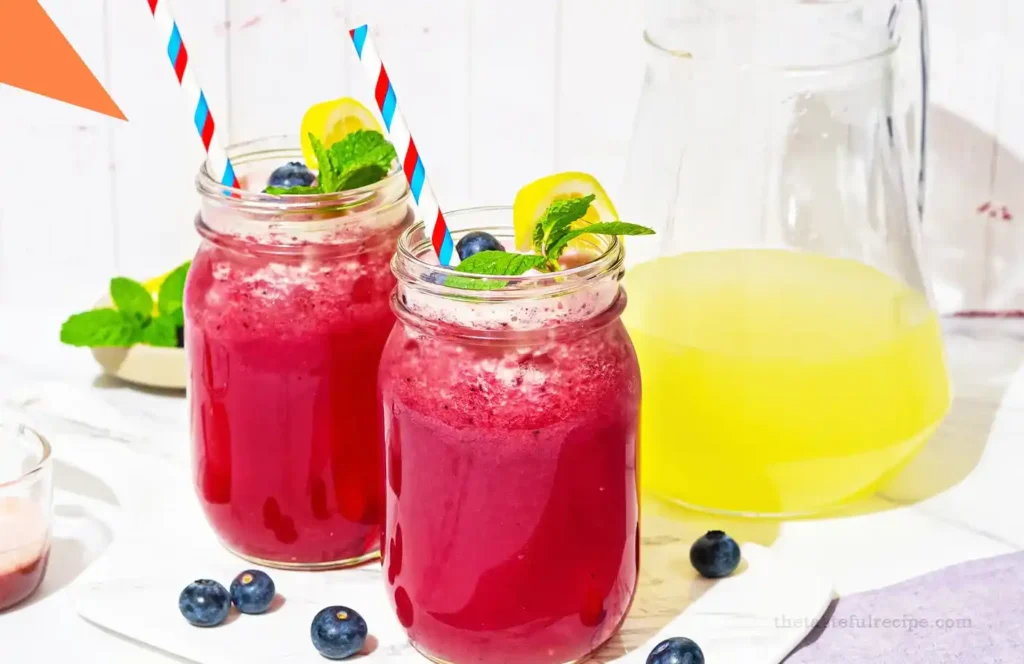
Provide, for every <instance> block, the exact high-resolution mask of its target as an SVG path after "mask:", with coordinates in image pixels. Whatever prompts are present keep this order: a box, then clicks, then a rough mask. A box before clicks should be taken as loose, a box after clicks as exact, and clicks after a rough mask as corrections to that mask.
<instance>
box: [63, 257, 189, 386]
mask: <svg viewBox="0 0 1024 664" xmlns="http://www.w3.org/2000/svg"><path fill="white" fill-rule="evenodd" d="M189 266H190V263H184V264H182V265H180V266H178V267H177V268H175V269H174V270H172V271H171V272H169V273H167V274H166V275H164V276H163V277H157V278H156V279H151V280H150V281H147V282H146V283H144V284H142V283H139V282H137V281H134V280H132V279H128V278H126V277H114V278H113V279H111V280H110V291H109V294H108V295H107V296H106V297H104V298H102V299H101V300H100V301H99V302H97V303H96V306H95V308H93V309H91V310H89V311H83V312H81V313H78V314H74V315H73V316H70V317H69V318H68V319H67V320H66V321H64V324H63V325H62V326H61V330H60V340H61V342H62V343H65V344H68V345H70V346H78V347H86V348H91V349H92V352H93V356H94V357H95V358H96V361H97V362H99V363H100V366H102V367H103V370H104V372H105V373H107V374H110V375H113V376H117V377H118V378H121V379H123V380H127V381H129V382H132V383H137V384H141V385H147V386H151V387H161V388H173V389H183V388H184V387H185V353H184V350H183V348H182V346H183V341H184V323H185V317H184V313H183V311H182V300H183V297H184V290H185V277H186V276H187V274H188V269H189Z"/></svg>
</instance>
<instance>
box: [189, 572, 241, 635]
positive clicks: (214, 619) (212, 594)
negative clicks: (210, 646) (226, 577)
mask: <svg viewBox="0 0 1024 664" xmlns="http://www.w3.org/2000/svg"><path fill="white" fill-rule="evenodd" d="M178 609H179V610H180V611H181V615H183V616H185V620H187V621H189V622H190V623H192V624H193V625H195V626H197V627H214V626H215V625H219V624H221V623H222V622H224V619H225V618H227V617H228V611H230V610H231V595H229V594H228V590H227V588H225V587H224V586H222V585H220V584H219V583H217V582H216V581H210V580H209V579H199V580H198V581H193V582H192V583H190V584H188V585H187V586H185V589H184V590H182V591H181V594H180V595H178Z"/></svg>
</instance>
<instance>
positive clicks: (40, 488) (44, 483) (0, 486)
mask: <svg viewBox="0 0 1024 664" xmlns="http://www.w3.org/2000/svg"><path fill="white" fill-rule="evenodd" d="M52 501H53V464H52V462H51V461H50V444H49V443H48V442H47V441H46V439H45V438H43V437H42V436H40V435H39V434H38V433H36V432H35V431H33V430H32V429H30V428H29V427H27V426H25V425H22V424H14V423H10V422H0V611H3V610H5V609H7V608H9V607H12V606H14V605H15V604H17V603H18V602H21V601H22V600H24V599H25V598H27V597H28V596H29V595H31V594H32V593H33V592H35V590H36V588H38V587H39V584H40V583H42V581H43V576H44V575H45V573H46V564H47V561H48V559H49V556H50V521H51V518H52Z"/></svg>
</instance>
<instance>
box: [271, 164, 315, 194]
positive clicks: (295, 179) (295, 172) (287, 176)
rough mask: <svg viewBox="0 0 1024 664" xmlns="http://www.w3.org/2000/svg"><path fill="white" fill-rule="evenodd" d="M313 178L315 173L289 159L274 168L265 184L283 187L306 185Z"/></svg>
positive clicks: (311, 182) (311, 181)
mask: <svg viewBox="0 0 1024 664" xmlns="http://www.w3.org/2000/svg"><path fill="white" fill-rule="evenodd" d="M314 180H316V175H315V174H314V173H313V171H311V170H309V169H308V168H306V165H305V164H303V163H302V162H299V161H290V162H288V163H287V164H284V165H283V166H278V167H277V168H275V169H274V172H273V173H271V174H270V178H269V179H268V180H267V186H268V187H282V188H284V189H291V188H292V187H308V186H310V185H312V184H313V181H314Z"/></svg>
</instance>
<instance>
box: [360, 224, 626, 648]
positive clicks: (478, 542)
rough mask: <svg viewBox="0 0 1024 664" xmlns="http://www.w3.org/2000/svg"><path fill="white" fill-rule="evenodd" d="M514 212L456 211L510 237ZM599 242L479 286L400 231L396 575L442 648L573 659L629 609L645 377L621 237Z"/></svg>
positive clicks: (392, 488) (389, 386)
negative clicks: (569, 260) (572, 261)
mask: <svg viewBox="0 0 1024 664" xmlns="http://www.w3.org/2000/svg"><path fill="white" fill-rule="evenodd" d="M511 218H512V213H511V210H509V209H507V208H488V209H478V210H468V211H464V212H459V213H454V214H452V215H450V217H449V221H450V223H451V224H452V226H453V228H462V229H469V228H472V229H474V230H486V231H488V232H490V233H491V234H493V235H495V236H497V237H498V238H499V239H501V240H503V241H504V242H505V243H506V246H510V245H511V244H512V239H511V227H510V223H511ZM454 234H455V236H456V239H458V237H459V236H460V235H461V233H460V232H459V231H457V230H456V231H455V233H454ZM600 242H601V244H600V247H599V249H600V252H601V255H600V257H599V258H597V259H596V260H595V261H594V262H592V263H590V264H588V265H584V266H582V267H577V268H574V269H571V270H567V271H563V272H559V273H557V275H550V274H538V275H536V276H522V277H509V278H504V279H503V280H505V281H507V283H506V284H505V287H504V288H502V289H501V290H487V291H482V290H465V289H460V288H453V287H450V286H448V285H445V281H446V279H447V278H448V277H450V276H452V275H459V276H460V277H463V278H466V279H471V280H475V281H479V280H480V278H479V277H472V276H470V277H467V276H466V275H464V274H462V273H456V272H452V271H450V270H446V269H441V268H438V267H437V261H436V259H433V260H432V261H431V249H430V243H429V239H428V238H427V237H426V236H425V235H424V231H423V226H422V224H417V225H415V226H413V227H412V228H410V229H409V231H407V232H406V233H405V234H404V235H403V236H402V238H401V239H400V241H399V247H398V253H397V254H396V256H395V259H394V270H395V273H396V274H397V276H398V282H399V283H398V288H397V291H396V295H395V299H394V307H395V311H396V312H397V314H398V318H399V322H398V324H397V325H396V326H395V329H394V331H393V332H392V334H391V338H390V339H389V341H388V344H387V347H386V348H385V350H384V355H383V357H382V358H381V368H380V387H381V395H382V402H383V411H384V428H385V447H386V466H387V488H386V491H387V509H386V525H385V541H384V572H385V576H386V580H387V587H388V590H389V593H390V595H391V598H392V601H393V604H394V608H395V610H396V612H397V615H398V619H399V620H400V622H401V623H402V625H404V626H405V628H406V630H407V631H408V633H409V637H410V639H411V641H412V643H413V645H414V646H415V647H416V648H417V649H418V650H420V651H421V652H422V653H423V654H425V655H427V656H428V657H430V658H431V659H434V660H435V661H439V662H451V663H454V664H470V663H478V662H495V661H500V662H504V663H505V664H526V663H529V664H554V663H557V664H561V663H563V662H570V661H575V660H578V659H580V658H582V657H584V656H586V655H587V654H588V653H590V652H592V651H593V650H595V649H596V648H598V647H599V646H600V645H601V644H602V643H603V642H604V641H606V640H607V639H608V638H609V637H610V636H611V635H612V634H613V633H614V632H615V630H616V629H617V628H618V626H619V625H620V624H621V622H622V620H623V618H624V617H625V615H626V613H627V611H628V609H629V605H630V602H631V601H632V597H633V593H634V590H635V588H636V583H637V571H638V565H639V546H640V539H639V520H638V516H639V508H638V486H637V425H638V417H639V408H640V374H639V368H638V365H637V361H636V356H635V354H634V352H633V346H632V344H631V343H630V340H629V337H628V335H627V333H626V330H625V328H624V327H623V325H622V323H621V321H620V319H619V317H620V314H621V312H622V311H623V308H624V307H625V296H624V294H623V292H622V291H621V289H620V287H619V279H620V277H621V275H622V265H623V251H622V247H621V245H620V243H619V241H618V240H617V239H614V240H604V239H601V240H600Z"/></svg>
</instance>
